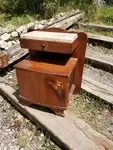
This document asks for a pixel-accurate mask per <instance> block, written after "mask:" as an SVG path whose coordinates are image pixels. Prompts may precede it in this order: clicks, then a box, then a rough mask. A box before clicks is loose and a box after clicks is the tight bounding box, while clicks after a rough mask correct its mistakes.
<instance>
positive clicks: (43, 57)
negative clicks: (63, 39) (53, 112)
mask: <svg viewBox="0 0 113 150" xmlns="http://www.w3.org/2000/svg"><path fill="white" fill-rule="evenodd" d="M62 58H63V59H62ZM76 63H77V59H76V58H70V56H69V55H66V54H65V55H64V54H55V53H47V52H38V53H37V54H36V53H35V55H34V56H31V57H29V58H28V59H25V60H23V61H21V62H19V63H18V64H17V65H15V68H16V73H17V80H18V86H19V95H20V97H21V98H22V99H23V100H24V101H26V102H30V103H31V104H38V105H41V106H46V107H49V108H52V109H58V110H62V111H63V110H65V109H66V108H67V105H68V101H69V94H70V92H71V93H72V91H73V83H74V76H75V66H76Z"/></svg>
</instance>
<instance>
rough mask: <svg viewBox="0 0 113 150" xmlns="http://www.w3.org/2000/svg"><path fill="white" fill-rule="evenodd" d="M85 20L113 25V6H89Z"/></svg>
mask: <svg viewBox="0 0 113 150" xmlns="http://www.w3.org/2000/svg"><path fill="white" fill-rule="evenodd" d="M86 12H87V17H86V18H85V19H84V21H85V22H95V23H99V24H108V25H113V7H110V6H109V7H108V6H106V7H92V6H90V7H89V8H88V10H87V11H86Z"/></svg>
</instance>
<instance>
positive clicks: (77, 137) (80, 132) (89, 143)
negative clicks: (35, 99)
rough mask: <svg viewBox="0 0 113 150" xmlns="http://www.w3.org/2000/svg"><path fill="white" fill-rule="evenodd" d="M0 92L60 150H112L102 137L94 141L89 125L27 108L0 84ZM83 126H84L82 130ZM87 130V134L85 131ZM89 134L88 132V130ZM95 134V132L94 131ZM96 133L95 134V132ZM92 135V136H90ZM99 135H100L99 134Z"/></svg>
mask: <svg viewBox="0 0 113 150" xmlns="http://www.w3.org/2000/svg"><path fill="white" fill-rule="evenodd" d="M0 92H1V93H2V94H3V95H4V96H6V98H7V99H8V100H9V101H10V102H11V103H13V104H14V105H15V106H16V107H17V108H18V109H19V110H20V111H21V112H22V113H23V114H25V115H26V116H27V117H28V118H29V119H31V120H32V121H34V122H35V123H36V124H39V123H40V125H41V126H42V127H43V128H44V129H45V130H46V131H47V132H48V133H49V134H50V136H51V137H52V138H53V140H54V141H55V142H56V143H57V145H58V146H60V147H61V148H62V149H66V150H69V149H71V150H112V149H106V147H108V148H110V147H111V146H113V142H112V141H110V140H108V139H107V138H105V140H106V141H107V142H105V145H103V144H101V143H102V142H101V141H104V138H103V136H98V137H97V138H96V140H94V139H93V138H92V137H95V134H94V133H93V132H92V131H94V130H93V129H91V127H90V126H89V125H87V124H86V123H84V122H82V124H81V123H80V124H81V125H80V124H79V119H78V118H76V121H75V120H74V121H73V119H71V118H69V117H68V116H67V117H65V118H63V117H59V116H55V115H54V114H52V113H50V112H49V111H48V110H47V109H44V108H43V109H42V108H40V107H38V106H35V107H34V108H33V107H32V108H31V107H27V106H25V105H22V104H21V103H20V102H19V99H18V97H17V96H16V95H18V94H16V91H15V90H14V89H13V88H11V87H10V86H7V85H5V84H2V83H0ZM84 126H86V127H85V128H84ZM86 128H87V134H86V131H85V132H84V130H86ZM88 129H89V130H90V132H89V130H88ZM95 132H96V131H95ZM96 133H97V132H96ZM91 135H92V136H91ZM99 135H101V134H99Z"/></svg>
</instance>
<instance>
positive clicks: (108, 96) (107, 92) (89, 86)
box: [82, 74, 113, 104]
mask: <svg viewBox="0 0 113 150" xmlns="http://www.w3.org/2000/svg"><path fill="white" fill-rule="evenodd" d="M82 89H83V90H85V91H87V92H88V93H91V94H93V95H95V96H97V97H99V98H101V99H103V100H104V101H106V102H108V103H111V104H113V88H111V87H110V86H107V85H105V84H102V83H99V82H98V81H95V80H93V79H91V78H90V77H88V76H86V75H85V74H84V75H83V82H82Z"/></svg>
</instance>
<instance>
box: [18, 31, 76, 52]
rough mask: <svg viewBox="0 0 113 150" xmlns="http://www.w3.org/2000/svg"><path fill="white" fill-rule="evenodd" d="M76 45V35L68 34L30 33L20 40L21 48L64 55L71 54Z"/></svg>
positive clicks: (22, 36)
mask: <svg viewBox="0 0 113 150" xmlns="http://www.w3.org/2000/svg"><path fill="white" fill-rule="evenodd" d="M77 44H78V43H77V34H76V33H75V34H71V33H68V32H67V33H66V32H51V31H49V30H48V31H47V30H46V32H44V31H43V30H42V31H32V32H28V33H26V34H23V35H21V38H20V45H21V47H22V48H28V49H30V50H38V51H48V52H57V53H66V54H71V53H72V52H73V50H74V49H75V48H76V47H77Z"/></svg>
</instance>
